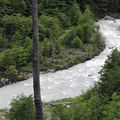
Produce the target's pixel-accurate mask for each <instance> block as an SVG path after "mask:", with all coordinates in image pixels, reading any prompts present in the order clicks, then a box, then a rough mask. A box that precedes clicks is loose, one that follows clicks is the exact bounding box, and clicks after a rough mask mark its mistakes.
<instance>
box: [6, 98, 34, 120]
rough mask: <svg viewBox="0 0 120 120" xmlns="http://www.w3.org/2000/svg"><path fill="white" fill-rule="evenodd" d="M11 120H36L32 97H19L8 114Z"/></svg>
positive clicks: (13, 102)
mask: <svg viewBox="0 0 120 120" xmlns="http://www.w3.org/2000/svg"><path fill="white" fill-rule="evenodd" d="M7 116H8V118H9V120H34V119H35V108H34V104H33V98H32V97H31V96H29V97H25V96H21V97H17V98H16V99H14V100H13V101H12V102H11V108H10V111H9V113H8V115H7Z"/></svg>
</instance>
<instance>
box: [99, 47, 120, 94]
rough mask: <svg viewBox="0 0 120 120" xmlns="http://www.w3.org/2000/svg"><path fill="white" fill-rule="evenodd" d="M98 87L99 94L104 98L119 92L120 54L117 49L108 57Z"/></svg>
mask: <svg viewBox="0 0 120 120" xmlns="http://www.w3.org/2000/svg"><path fill="white" fill-rule="evenodd" d="M98 86H99V92H100V94H102V95H105V96H106V95H112V94H113V93H114V92H119V91H120V52H119V51H118V50H117V49H115V50H113V52H112V54H111V55H110V56H108V59H107V60H106V63H105V65H104V67H103V70H102V71H101V78H100V82H99V83H98Z"/></svg>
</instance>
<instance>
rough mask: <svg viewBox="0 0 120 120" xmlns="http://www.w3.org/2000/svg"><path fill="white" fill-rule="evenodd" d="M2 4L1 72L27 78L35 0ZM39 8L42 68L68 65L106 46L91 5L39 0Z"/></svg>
mask: <svg viewBox="0 0 120 120" xmlns="http://www.w3.org/2000/svg"><path fill="white" fill-rule="evenodd" d="M0 8H1V9H0V76H1V77H3V78H7V79H8V81H10V82H11V80H12V82H13V81H14V80H15V81H17V80H22V79H26V78H27V76H28V74H29V73H28V72H31V62H32V19H31V8H32V7H31V1H29V0H18V1H16V0H0ZM38 9H39V16H40V17H39V31H40V36H39V38H40V63H41V70H48V69H55V70H58V69H64V68H68V67H70V66H72V65H74V64H76V63H79V62H83V61H85V60H87V59H90V58H92V57H93V56H94V55H97V54H98V53H100V51H101V50H103V48H104V47H101V46H104V44H103V42H102V40H100V39H102V38H100V37H96V36H97V35H96V34H97V32H95V30H94V29H95V24H94V22H93V14H92V12H91V11H90V9H89V8H88V7H87V8H86V9H85V10H81V9H80V7H79V5H78V4H77V3H76V0H69V1H65V0H52V1H51V0H41V1H40V0H38ZM96 39H99V42H98V41H97V40H96ZM92 40H93V41H94V42H91V41H92ZM97 42H98V44H99V47H98V44H97ZM88 44H91V48H90V50H91V52H90V53H88V51H89V50H86V46H88ZM92 49H95V51H92ZM88 54H90V55H88ZM11 66H12V67H11ZM13 66H14V67H13ZM28 69H29V70H28ZM14 71H15V74H14ZM10 73H11V74H12V75H10ZM16 73H17V74H16Z"/></svg>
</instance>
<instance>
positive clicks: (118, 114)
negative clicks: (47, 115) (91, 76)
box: [51, 49, 120, 120]
mask: <svg viewBox="0 0 120 120" xmlns="http://www.w3.org/2000/svg"><path fill="white" fill-rule="evenodd" d="M119 58H120V52H119V51H118V50H117V49H115V50H113V52H112V54H111V55H110V56H108V59H107V60H106V63H105V65H104V67H103V70H102V72H101V77H100V81H99V82H98V84H96V86H95V87H94V88H92V89H91V90H89V91H88V92H87V93H85V94H83V95H81V96H79V97H76V98H73V99H66V100H60V101H58V103H57V105H56V106H55V107H54V108H53V107H52V108H51V110H52V113H53V114H52V115H53V118H54V119H55V120H56V119H61V120H119V119H120V86H119V85H120V83H119V82H120V73H119V72H120V59H119ZM66 101H67V102H66ZM68 101H69V102H68ZM62 103H63V104H62ZM64 103H71V104H68V105H66V104H64Z"/></svg>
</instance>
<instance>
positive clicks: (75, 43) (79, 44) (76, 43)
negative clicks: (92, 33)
mask: <svg viewBox="0 0 120 120" xmlns="http://www.w3.org/2000/svg"><path fill="white" fill-rule="evenodd" d="M82 45H83V43H82V41H81V39H80V38H79V37H78V36H76V37H75V38H74V39H73V40H72V41H71V46H72V47H74V48H81V47H82Z"/></svg>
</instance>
